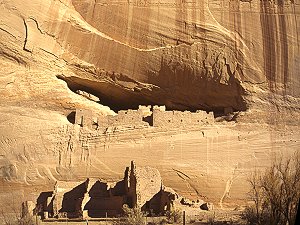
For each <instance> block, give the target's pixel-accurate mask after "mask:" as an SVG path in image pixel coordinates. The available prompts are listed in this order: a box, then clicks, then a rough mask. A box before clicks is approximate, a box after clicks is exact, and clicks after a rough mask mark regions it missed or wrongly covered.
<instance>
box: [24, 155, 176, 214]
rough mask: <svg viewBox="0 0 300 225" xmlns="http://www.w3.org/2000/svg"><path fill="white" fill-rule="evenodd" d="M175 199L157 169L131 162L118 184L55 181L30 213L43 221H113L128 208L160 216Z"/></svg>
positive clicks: (94, 181) (96, 180)
mask: <svg viewBox="0 0 300 225" xmlns="http://www.w3.org/2000/svg"><path fill="white" fill-rule="evenodd" d="M178 198H179V196H178V195H177V194H176V193H175V191H174V190H172V189H171V188H167V187H164V186H163V184H162V178H161V176H160V173H159V171H158V170H157V169H155V168H151V167H137V166H136V165H135V163H134V162H133V161H132V162H131V166H130V167H127V168H126V170H125V175H124V179H123V180H121V181H119V182H114V183H107V182H103V181H101V180H99V179H86V180H85V181H83V182H70V181H57V182H56V184H55V187H54V190H53V191H50V192H43V193H41V194H40V196H39V198H38V199H37V204H36V207H35V209H34V210H32V211H34V212H35V214H36V215H38V216H40V217H41V218H42V219H49V218H56V219H59V218H81V219H85V218H101V217H107V216H108V217H115V216H118V215H121V214H122V212H123V209H122V208H123V206H124V205H128V206H129V207H131V208H132V207H138V208H140V209H142V210H144V211H151V212H155V213H157V214H159V213H162V212H165V211H166V210H170V209H171V208H172V207H173V203H174V201H175V200H177V199H178ZM27 208H28V207H27ZM31 208H32V207H31ZM27 211H28V210H27Z"/></svg>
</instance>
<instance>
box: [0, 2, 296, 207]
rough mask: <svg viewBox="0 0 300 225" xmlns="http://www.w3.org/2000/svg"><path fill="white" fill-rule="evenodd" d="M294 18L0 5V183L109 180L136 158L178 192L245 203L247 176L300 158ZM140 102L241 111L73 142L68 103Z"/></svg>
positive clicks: (209, 6) (201, 9) (265, 5)
mask: <svg viewBox="0 0 300 225" xmlns="http://www.w3.org/2000/svg"><path fill="white" fill-rule="evenodd" d="M299 13H300V9H299V1H290V0H274V1H267V0H264V1H262V0H261V1H259V0H252V1H239V0H234V1H220V0H212V1H207V0H204V1H198V0H190V1H185V0H142V1H136V0H84V1H82V0H80V1H79V0H43V1H38V0H32V1H27V2H23V1H19V0H9V1H8V0H1V1H0V34H1V35H0V65H1V67H0V96H1V100H0V113H1V117H0V118H1V119H0V120H1V123H0V141H1V143H0V176H1V177H2V178H3V180H6V181H5V182H8V180H9V181H10V182H12V181H21V182H23V183H26V184H28V185H30V184H39V183H44V184H48V183H51V182H54V181H55V180H59V179H62V180H66V179H77V178H78V177H81V178H82V177H89V176H91V175H94V176H97V177H106V178H111V179H113V178H118V177H119V176H120V175H121V174H122V168H123V167H124V165H127V164H128V162H129V161H130V160H132V159H135V160H136V161H137V162H138V163H139V164H141V165H151V166H152V167H157V168H158V169H159V170H160V172H161V174H162V177H163V179H165V180H166V183H167V185H168V186H171V187H173V188H174V189H176V190H178V191H179V192H181V193H184V194H186V195H191V194H192V195H200V196H206V197H207V198H211V199H212V200H214V201H217V202H218V201H220V202H221V203H222V202H223V201H225V199H226V197H227V196H228V193H229V192H233V193H234V194H233V195H234V196H233V200H237V199H243V198H244V194H245V193H246V188H244V187H245V178H246V174H247V172H249V171H250V170H251V169H253V168H254V167H255V166H258V165H262V166H266V165H268V163H269V161H270V159H271V158H272V156H273V155H274V153H286V152H288V153H290V152H292V151H294V150H298V142H299V131H298V129H297V127H298V124H299V122H298V121H299V107H300V104H299V97H300V76H299V72H298V71H299V69H300V68H299V65H300V48H299V43H300V42H299V37H298V33H299V30H300V25H299V24H300V21H299V16H300V14H299ZM78 90H80V91H83V92H84V93H90V94H91V95H93V96H96V97H98V98H99V100H100V104H99V103H97V102H94V101H93V100H92V99H89V98H85V97H84V96H82V95H79V94H77V93H78ZM139 104H144V105H146V104H163V105H166V106H167V108H168V109H176V110H186V109H187V110H192V111H193V110H197V109H202V110H207V111H214V112H215V113H216V114H222V112H223V109H224V108H226V107H231V108H232V109H233V110H234V111H236V112H240V113H239V115H238V117H237V121H238V123H234V122H231V123H224V124H217V125H213V126H210V127H205V128H203V130H202V131H200V132H199V131H195V132H192V131H191V132H181V131H174V132H173V133H172V132H165V131H164V132H162V133H151V132H149V131H145V132H136V134H134V136H126V132H124V133H122V134H121V136H120V135H119V136H118V135H116V137H115V138H114V136H112V139H111V140H110V139H109V140H110V141H107V139H104V140H103V142H101V143H99V144H96V145H93V147H88V149H89V151H88V152H85V150H84V149H82V148H81V147H80V148H79V147H78V146H79V143H80V142H79V141H80V140H79V139H80V137H85V135H84V134H82V133H84V132H83V131H82V130H80V129H79V128H78V127H73V125H72V124H70V122H69V121H68V119H69V120H70V118H69V117H68V115H69V114H70V113H71V112H72V111H74V110H75V109H76V108H83V109H90V110H92V111H94V112H96V113H97V114H99V115H114V114H115V112H114V111H113V110H115V111H116V110H119V109H129V108H137V106H138V105H139ZM122 135H123V136H122ZM127 135H128V134H127ZM130 135H132V133H131V134H130ZM77 145H78V146H77ZM125 152H126V154H125ZM87 155H89V156H90V157H89V158H88V157H86V156H87ZM237 180H238V182H236V181H237ZM182 181H184V182H182ZM3 195H5V193H4V194H3Z"/></svg>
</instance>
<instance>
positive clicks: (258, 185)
mask: <svg viewBox="0 0 300 225" xmlns="http://www.w3.org/2000/svg"><path fill="white" fill-rule="evenodd" d="M249 184H250V187H251V190H250V192H249V196H250V199H251V200H252V201H253V202H254V205H253V206H251V207H247V208H246V210H245V212H244V218H245V219H246V220H247V221H248V223H249V224H270V225H277V224H279V225H280V224H282V225H286V224H289V225H292V224H294V223H295V219H296V213H297V207H298V201H299V198H300V153H298V152H297V153H295V154H294V155H293V156H292V157H290V158H288V159H287V160H283V159H282V158H280V159H279V160H275V161H274V162H273V163H272V165H271V167H270V168H268V169H266V171H264V172H263V173H262V172H258V171H255V172H254V173H253V174H252V176H251V177H250V179H249Z"/></svg>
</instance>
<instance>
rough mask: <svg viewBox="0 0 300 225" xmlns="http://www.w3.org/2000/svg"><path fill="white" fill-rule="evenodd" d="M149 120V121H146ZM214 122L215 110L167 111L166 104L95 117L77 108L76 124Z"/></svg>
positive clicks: (95, 126)
mask: <svg viewBox="0 0 300 225" xmlns="http://www.w3.org/2000/svg"><path fill="white" fill-rule="evenodd" d="M145 121H147V122H145ZM213 122H214V114H213V112H210V113H206V112H205V111H201V110H199V111H197V112H195V113H193V112H190V111H184V112H181V111H166V107H165V106H153V111H152V112H151V106H139V109H138V110H132V109H129V110H121V111H119V112H118V114H117V115H115V116H111V115H109V116H100V117H97V118H95V117H94V116H93V114H92V112H91V111H89V110H83V109H76V115H75V124H78V125H80V126H82V127H87V128H89V129H106V128H108V127H118V126H129V127H138V126H149V125H150V124H151V125H152V126H154V127H191V126H201V125H205V124H211V123H213Z"/></svg>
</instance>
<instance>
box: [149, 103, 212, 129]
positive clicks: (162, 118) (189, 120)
mask: <svg viewBox="0 0 300 225" xmlns="http://www.w3.org/2000/svg"><path fill="white" fill-rule="evenodd" d="M213 122H214V114H213V113H212V112H210V113H206V112H205V111H200V110H199V111H197V112H195V113H192V112H189V111H184V112H181V111H163V110H161V109H155V108H154V109H153V126H155V127H191V126H199V125H205V124H212V123H213Z"/></svg>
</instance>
